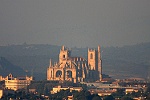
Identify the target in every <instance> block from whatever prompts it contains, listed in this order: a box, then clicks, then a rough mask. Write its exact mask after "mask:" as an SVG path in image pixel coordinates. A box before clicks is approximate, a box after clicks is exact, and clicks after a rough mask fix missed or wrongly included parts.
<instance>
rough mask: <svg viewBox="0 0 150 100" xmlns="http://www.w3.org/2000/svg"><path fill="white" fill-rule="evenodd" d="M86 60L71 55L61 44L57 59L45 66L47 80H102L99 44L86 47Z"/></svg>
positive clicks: (75, 81)
mask: <svg viewBox="0 0 150 100" xmlns="http://www.w3.org/2000/svg"><path fill="white" fill-rule="evenodd" d="M87 56H88V57H87V60H86V59H85V58H82V57H71V50H69V49H68V48H66V47H65V46H62V48H61V49H60V53H59V61H58V62H57V63H54V64H52V61H51V59H50V64H49V67H48V68H47V80H53V81H62V82H63V81H71V82H74V83H77V82H95V81H101V80H102V60H101V53H100V46H98V48H97V49H88V54H87Z"/></svg>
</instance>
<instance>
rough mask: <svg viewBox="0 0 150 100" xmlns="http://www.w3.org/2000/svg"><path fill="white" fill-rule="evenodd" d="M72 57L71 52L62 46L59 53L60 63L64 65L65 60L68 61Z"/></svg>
mask: <svg viewBox="0 0 150 100" xmlns="http://www.w3.org/2000/svg"><path fill="white" fill-rule="evenodd" d="M69 57H70V51H69V50H68V49H67V48H65V46H62V48H61V49H60V53H59V62H60V63H62V62H63V61H64V60H66V59H68V58H69Z"/></svg>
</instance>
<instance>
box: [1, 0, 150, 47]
mask: <svg viewBox="0 0 150 100" xmlns="http://www.w3.org/2000/svg"><path fill="white" fill-rule="evenodd" d="M24 42H26V43H27V44H52V45H66V46H68V47H75V46H76V47H97V45H102V46H124V45H132V44H137V43H144V42H150V0H0V45H8V44H23V43H24Z"/></svg>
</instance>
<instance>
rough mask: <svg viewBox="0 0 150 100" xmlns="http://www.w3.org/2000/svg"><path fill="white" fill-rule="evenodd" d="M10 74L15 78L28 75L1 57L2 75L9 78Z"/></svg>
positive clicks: (0, 73) (0, 69)
mask: <svg viewBox="0 0 150 100" xmlns="http://www.w3.org/2000/svg"><path fill="white" fill-rule="evenodd" d="M10 73H11V74H13V76H25V75H26V72H25V71H24V70H23V69H22V68H20V67H18V66H15V65H13V64H12V63H10V62H9V61H8V60H6V59H5V58H4V57H0V75H2V76H7V75H8V74H10Z"/></svg>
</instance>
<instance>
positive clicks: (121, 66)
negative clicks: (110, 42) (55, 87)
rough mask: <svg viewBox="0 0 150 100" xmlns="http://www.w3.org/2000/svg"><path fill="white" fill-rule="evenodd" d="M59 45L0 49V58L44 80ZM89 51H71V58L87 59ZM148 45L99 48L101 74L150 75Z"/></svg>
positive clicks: (119, 75) (31, 45) (115, 76)
mask: <svg viewBox="0 0 150 100" xmlns="http://www.w3.org/2000/svg"><path fill="white" fill-rule="evenodd" d="M60 48H61V47H60V46H54V45H44V44H36V45H35V44H34V45H33V44H30V45H28V44H23V45H8V46H0V56H1V57H5V58H6V59H8V60H9V61H10V62H11V63H13V64H14V65H17V66H20V67H21V68H22V69H24V70H27V71H28V72H29V73H30V74H31V75H33V76H35V77H36V78H37V77H38V79H45V78H46V69H47V67H48V66H49V59H50V58H52V61H53V62H54V61H57V60H58V54H59V50H60ZM87 49H88V48H71V50H72V56H81V57H84V58H87ZM149 51H150V43H142V44H137V45H131V46H123V47H105V48H104V47H102V48H101V52H102V61H103V73H105V74H109V75H110V76H112V77H114V78H130V77H142V78H148V76H150V52H149Z"/></svg>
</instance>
